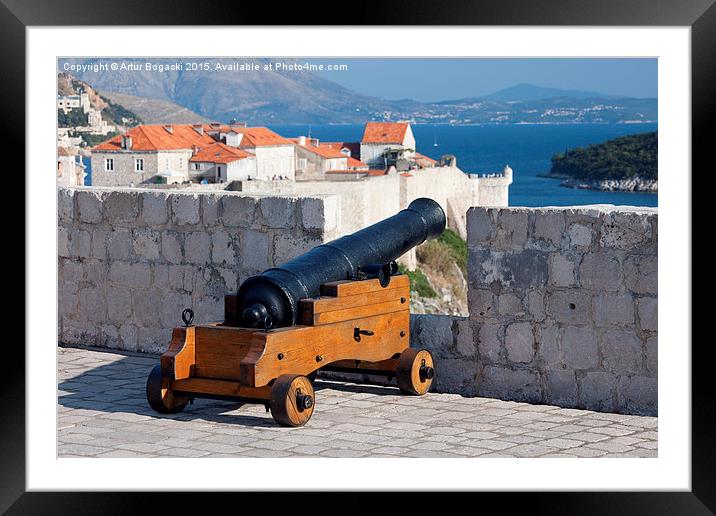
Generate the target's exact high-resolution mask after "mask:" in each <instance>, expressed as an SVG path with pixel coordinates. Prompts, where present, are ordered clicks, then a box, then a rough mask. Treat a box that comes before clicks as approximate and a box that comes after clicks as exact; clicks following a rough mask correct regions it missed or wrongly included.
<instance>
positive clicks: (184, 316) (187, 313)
mask: <svg viewBox="0 0 716 516" xmlns="http://www.w3.org/2000/svg"><path fill="white" fill-rule="evenodd" d="M181 320H182V321H184V326H191V323H192V322H193V321H194V310H192V309H191V308H185V309H184V311H183V312H182V313H181Z"/></svg>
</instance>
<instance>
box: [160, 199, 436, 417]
mask: <svg viewBox="0 0 716 516" xmlns="http://www.w3.org/2000/svg"><path fill="white" fill-rule="evenodd" d="M410 206H411V207H412V208H411V207H409V208H408V209H407V210H403V211H402V212H400V213H398V215H396V216H394V217H391V218H389V219H386V220H385V221H382V222H379V223H378V224H376V225H374V226H370V227H368V228H366V229H364V230H361V231H359V232H358V233H355V234H353V235H348V236H347V237H343V238H342V239H339V240H337V241H334V242H331V243H329V244H325V245H323V246H318V247H316V248H314V249H313V250H311V251H309V252H308V253H306V254H304V255H302V256H303V257H306V256H309V255H311V253H314V257H313V258H311V259H306V260H302V257H298V258H297V259H295V260H293V261H291V262H289V263H288V264H285V265H284V266H283V267H279V268H276V269H269V271H266V272H265V273H264V274H262V275H259V276H254V277H253V278H249V279H248V280H247V281H246V282H244V284H242V286H241V288H240V289H239V292H238V294H237V295H227V296H225V314H224V321H223V322H218V323H212V324H207V325H197V326H186V327H181V328H175V329H174V330H173V333H172V340H171V343H170V344H169V348H168V350H167V351H166V353H164V354H163V355H162V356H161V359H160V363H159V365H157V366H156V367H155V368H154V370H153V371H152V372H151V374H150V375H149V378H148V379H147V400H148V401H149V404H150V405H151V407H152V408H153V409H154V410H156V411H157V412H160V413H175V412H179V411H181V410H183V409H184V407H185V406H186V405H187V404H188V403H189V401H191V400H192V399H194V398H214V399H227V400H237V401H244V402H252V403H261V404H263V405H265V406H266V409H267V410H270V411H271V414H272V416H273V418H274V419H275V420H276V421H277V422H278V423H279V424H282V425H287V426H300V425H303V424H305V423H306V422H307V421H308V420H309V419H310V417H311V415H312V414H313V411H314V409H315V406H316V399H315V394H314V391H313V385H312V378H315V376H316V374H317V372H318V371H319V370H324V371H330V370H333V371H342V372H354V373H365V374H373V375H387V376H394V377H395V378H396V380H397V384H398V387H399V388H400V389H401V391H403V392H405V393H407V394H412V395H422V394H425V393H426V392H428V390H429V389H430V387H431V385H432V382H433V379H434V375H435V370H434V364H433V358H432V356H431V355H430V353H429V352H428V351H426V350H417V349H413V348H410V309H409V306H410V282H409V278H408V277H407V276H406V275H402V274H398V273H397V267H396V266H395V264H394V263H391V261H392V260H393V259H395V258H397V257H398V256H400V255H401V254H403V253H404V252H406V251H408V250H409V249H410V248H412V247H413V246H415V245H417V244H419V243H422V242H423V241H424V240H425V239H427V238H431V237H435V236H437V235H439V234H440V233H441V232H442V230H443V229H444V227H445V216H444V214H443V213H442V210H441V209H440V207H439V206H438V205H437V203H435V202H434V201H431V200H430V199H419V200H418V201H414V202H413V203H411V205H410ZM436 206H437V210H439V212H437V211H436V210H435V207H436ZM406 215H407V216H406ZM426 219H427V220H426ZM388 221H391V224H395V223H396V221H397V222H401V224H398V226H400V227H402V228H403V229H404V233H403V236H402V237H400V238H399V233H398V232H396V231H394V230H393V229H391V224H387V225H386V224H385V223H387V222H388ZM381 224H383V226H382V229H381V226H380V225H381ZM376 227H378V229H377V230H375V231H374V232H373V233H371V232H370V231H368V230H371V229H374V228H376ZM388 230H390V231H389V232H388V233H386V231H388ZM368 235H372V237H373V238H380V235H383V236H384V237H386V238H388V237H390V238H391V239H392V240H390V242H391V243H390V244H389V245H387V246H386V245H385V244H386V242H382V243H375V242H374V243H373V244H372V247H371V245H369V244H365V245H366V246H368V248H369V250H368V252H366V253H364V251H365V249H363V250H356V249H355V247H354V246H358V247H361V246H363V244H361V242H369V241H365V240H363V239H364V238H366V237H367V236H368ZM356 236H357V237H358V238H354V237H356ZM351 238H353V239H352V240H351ZM342 240H343V244H340V242H341V241H342ZM335 242H338V243H339V245H338V246H336V247H335V248H332V247H330V246H331V245H332V244H334V243H335ZM327 246H329V247H328V249H329V250H328V251H325V249H326V248H327ZM363 247H365V246H363ZM321 249H324V251H321ZM335 249H341V253H343V254H344V255H345V256H347V257H348V258H347V261H346V262H343V264H342V265H340V266H335V267H331V266H330V264H327V263H326V261H325V260H326V259H327V258H326V257H327V256H328V255H330V254H335V253H334V250H335ZM316 250H319V251H320V252H317V254H315V252H316ZM324 252H327V253H328V254H322V253H324ZM351 253H353V254H351ZM361 253H363V254H361ZM381 253H382V254H381ZM396 253H397V254H396ZM319 258H320V260H319V261H318V262H317V261H316V260H318V259H319ZM378 258H380V259H385V263H384V264H382V265H381V263H380V259H378ZM320 261H322V262H323V266H326V268H327V269H329V270H330V271H332V272H330V274H338V275H339V276H342V277H338V278H336V277H335V276H334V279H330V274H328V275H327V274H326V272H325V271H323V272H320V273H319V272H317V271H315V270H312V271H307V272H306V273H305V274H303V273H302V272H301V271H304V268H303V267H306V266H309V264H312V265H311V266H313V267H314V268H315V267H318V266H319V262H320ZM338 263H341V262H340V260H339V262H338ZM297 264H302V265H301V267H300V268H297ZM271 271H279V272H281V273H282V275H283V276H281V275H272V274H269V273H271ZM284 271H288V272H287V273H285V274H284ZM291 271H293V272H291ZM294 273H295V274H294ZM346 275H348V276H350V277H349V278H346ZM257 278H258V279H257ZM262 278H263V279H262ZM286 278H289V281H288V283H286V282H284V280H285V279H286ZM279 280H280V281H279ZM292 281H293V282H294V284H293V286H292V285H291V282H292ZM316 281H323V282H322V283H320V284H319V285H315V284H314V283H315V282H316ZM299 283H300V284H302V286H301V287H300V288H305V289H306V291H307V292H308V295H303V296H301V295H300V288H298V287H296V285H297V284H299ZM247 284H248V285H247ZM294 287H295V290H294V291H291V289H292V288H294ZM282 289H285V291H284V290H282ZM287 291H288V293H286V292H287ZM297 292H299V293H298V294H297ZM274 303H276V304H274ZM277 306H278V309H277V310H276V309H275V308H276V307H277Z"/></svg>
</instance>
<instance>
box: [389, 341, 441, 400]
mask: <svg viewBox="0 0 716 516" xmlns="http://www.w3.org/2000/svg"><path fill="white" fill-rule="evenodd" d="M434 367H435V366H434V363H433V356H432V355H431V354H430V352H429V351H427V350H425V349H413V348H408V349H406V350H405V351H403V352H402V353H401V354H400V358H399V359H398V366H397V367H396V369H395V379H396V380H397V381H398V387H400V390H401V391H403V392H404V393H406V394H415V395H418V396H422V395H423V394H425V393H426V392H428V391H429V390H430V386H431V385H432V384H433V378H434V377H435V369H434Z"/></svg>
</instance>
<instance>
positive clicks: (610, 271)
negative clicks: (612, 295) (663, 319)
mask: <svg viewBox="0 0 716 516" xmlns="http://www.w3.org/2000/svg"><path fill="white" fill-rule="evenodd" d="M579 281H580V284H581V286H583V287H585V288H590V289H592V290H606V291H616V290H619V288H620V287H621V285H622V269H621V266H620V265H619V260H618V259H617V257H616V256H615V255H614V254H612V253H590V254H586V255H585V256H584V259H583V260H582V265H581V267H580V268H579Z"/></svg>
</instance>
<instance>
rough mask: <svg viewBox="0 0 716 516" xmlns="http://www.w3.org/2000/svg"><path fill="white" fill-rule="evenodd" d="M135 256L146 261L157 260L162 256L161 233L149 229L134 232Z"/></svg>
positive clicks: (133, 246)
mask: <svg viewBox="0 0 716 516" xmlns="http://www.w3.org/2000/svg"><path fill="white" fill-rule="evenodd" d="M132 237H133V243H132V249H133V250H134V254H135V255H136V256H138V257H140V258H144V259H146V260H156V259H158V258H159V256H160V250H159V248H160V244H159V242H160V233H159V231H155V230H153V229H149V228H140V229H135V230H133V231H132Z"/></svg>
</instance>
